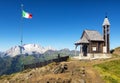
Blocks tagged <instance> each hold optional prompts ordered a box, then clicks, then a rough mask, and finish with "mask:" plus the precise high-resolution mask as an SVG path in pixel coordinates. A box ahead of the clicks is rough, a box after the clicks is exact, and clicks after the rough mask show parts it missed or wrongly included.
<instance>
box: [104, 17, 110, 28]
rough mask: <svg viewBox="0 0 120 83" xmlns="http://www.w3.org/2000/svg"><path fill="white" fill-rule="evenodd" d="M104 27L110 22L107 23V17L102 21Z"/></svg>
mask: <svg viewBox="0 0 120 83" xmlns="http://www.w3.org/2000/svg"><path fill="white" fill-rule="evenodd" d="M104 25H110V22H109V20H108V18H107V16H106V17H105V19H104V22H103V26H104Z"/></svg>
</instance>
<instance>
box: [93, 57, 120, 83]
mask: <svg viewBox="0 0 120 83" xmlns="http://www.w3.org/2000/svg"><path fill="white" fill-rule="evenodd" d="M94 67H95V68H96V69H97V70H98V71H99V72H100V74H101V76H102V78H103V79H104V80H105V82H106V83H120V59H119V60H113V61H109V62H105V63H101V64H97V65H94Z"/></svg>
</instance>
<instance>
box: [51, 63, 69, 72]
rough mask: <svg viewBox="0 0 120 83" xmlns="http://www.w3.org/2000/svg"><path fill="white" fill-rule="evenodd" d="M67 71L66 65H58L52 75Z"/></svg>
mask: <svg viewBox="0 0 120 83" xmlns="http://www.w3.org/2000/svg"><path fill="white" fill-rule="evenodd" d="M67 69H68V67H67V64H60V65H58V66H57V67H56V68H55V69H54V70H53V73H54V74H58V73H64V72H65V70H67Z"/></svg>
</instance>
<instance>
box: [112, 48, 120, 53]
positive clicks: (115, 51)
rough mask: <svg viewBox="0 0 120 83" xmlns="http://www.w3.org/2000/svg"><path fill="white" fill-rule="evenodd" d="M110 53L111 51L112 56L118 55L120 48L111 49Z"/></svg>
mask: <svg viewBox="0 0 120 83" xmlns="http://www.w3.org/2000/svg"><path fill="white" fill-rule="evenodd" d="M112 51H113V52H112V53H113V54H117V55H120V47H117V48H115V49H113V50H112Z"/></svg>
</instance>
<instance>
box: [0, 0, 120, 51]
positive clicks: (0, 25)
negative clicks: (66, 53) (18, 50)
mask: <svg viewBox="0 0 120 83" xmlns="http://www.w3.org/2000/svg"><path fill="white" fill-rule="evenodd" d="M21 4H24V10H25V11H27V12H30V13H32V15H33V18H32V19H21ZM0 11H1V12H0V29H1V30H0V51H5V50H7V49H9V48H11V47H12V46H15V45H20V29H21V28H23V36H24V37H23V43H24V44H29V43H35V44H40V45H41V46H52V47H54V48H56V49H62V48H69V49H74V42H75V41H77V40H79V38H80V36H81V34H82V32H83V30H85V29H90V30H97V31H99V32H100V33H101V34H102V23H103V20H104V17H105V13H106V12H107V15H108V18H109V21H110V23H111V26H110V45H111V46H110V47H111V48H115V47H118V46H120V39H119V38H120V0H0Z"/></svg>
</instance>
